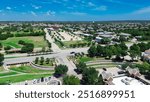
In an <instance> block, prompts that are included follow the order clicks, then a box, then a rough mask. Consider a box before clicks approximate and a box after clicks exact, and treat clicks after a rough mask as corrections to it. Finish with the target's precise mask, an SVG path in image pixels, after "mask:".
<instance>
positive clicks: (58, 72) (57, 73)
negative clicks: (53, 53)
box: [54, 64, 68, 77]
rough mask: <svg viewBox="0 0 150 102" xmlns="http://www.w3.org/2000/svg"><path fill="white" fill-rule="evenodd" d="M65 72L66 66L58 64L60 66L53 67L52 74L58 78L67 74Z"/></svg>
mask: <svg viewBox="0 0 150 102" xmlns="http://www.w3.org/2000/svg"><path fill="white" fill-rule="evenodd" d="M67 71H68V67H67V66H66V65H61V64H60V65H58V66H56V67H55V73H54V75H55V76H56V77H60V76H62V75H65V74H66V73H67Z"/></svg>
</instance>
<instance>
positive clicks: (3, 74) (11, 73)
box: [0, 72, 18, 77]
mask: <svg viewBox="0 0 150 102" xmlns="http://www.w3.org/2000/svg"><path fill="white" fill-rule="evenodd" d="M15 74H18V73H17V72H4V73H0V77H2V76H8V75H15Z"/></svg>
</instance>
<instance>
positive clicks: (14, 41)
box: [0, 36, 47, 48]
mask: <svg viewBox="0 0 150 102" xmlns="http://www.w3.org/2000/svg"><path fill="white" fill-rule="evenodd" d="M19 40H23V41H25V42H26V43H33V44H34V46H35V48H38V47H47V42H46V41H45V40H44V38H43V36H38V37H32V36H30V37H13V38H8V39H7V40H4V41H0V42H1V43H2V44H3V45H4V46H11V47H12V48H21V47H22V46H21V45H19V44H18V41H19Z"/></svg>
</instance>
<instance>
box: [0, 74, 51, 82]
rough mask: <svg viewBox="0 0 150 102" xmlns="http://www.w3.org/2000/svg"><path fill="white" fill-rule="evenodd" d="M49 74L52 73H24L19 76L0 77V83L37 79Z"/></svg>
mask: <svg viewBox="0 0 150 102" xmlns="http://www.w3.org/2000/svg"><path fill="white" fill-rule="evenodd" d="M51 75H52V74H35V75H34V74H25V75H19V76H11V77H5V78H0V84H5V83H16V82H21V81H26V80H32V79H38V78H41V77H48V76H51Z"/></svg>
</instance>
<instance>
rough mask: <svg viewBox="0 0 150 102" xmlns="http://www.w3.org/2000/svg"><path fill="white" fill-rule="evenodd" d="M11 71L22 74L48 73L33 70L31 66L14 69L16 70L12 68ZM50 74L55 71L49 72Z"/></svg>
mask: <svg viewBox="0 0 150 102" xmlns="http://www.w3.org/2000/svg"><path fill="white" fill-rule="evenodd" d="M10 70H13V71H18V72H22V73H43V72H48V71H47V70H40V69H35V68H32V67H31V66H20V67H14V68H10ZM49 72H53V71H49Z"/></svg>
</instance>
